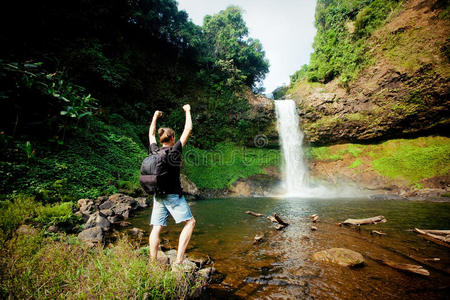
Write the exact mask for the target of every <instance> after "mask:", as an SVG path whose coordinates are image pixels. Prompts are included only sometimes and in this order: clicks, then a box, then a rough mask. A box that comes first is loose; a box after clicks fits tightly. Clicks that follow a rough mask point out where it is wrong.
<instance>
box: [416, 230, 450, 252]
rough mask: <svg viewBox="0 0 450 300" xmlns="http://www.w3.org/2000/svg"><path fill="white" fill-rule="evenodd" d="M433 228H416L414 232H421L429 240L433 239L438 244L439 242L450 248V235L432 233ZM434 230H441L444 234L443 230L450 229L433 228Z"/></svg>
mask: <svg viewBox="0 0 450 300" xmlns="http://www.w3.org/2000/svg"><path fill="white" fill-rule="evenodd" d="M430 231H431V230H425V229H418V228H414V232H416V233H419V234H420V235H421V236H422V237H424V238H426V239H427V240H429V241H432V242H434V243H436V244H439V245H441V246H444V247H448V248H450V244H449V242H450V235H445V236H443V235H438V234H432V233H430ZM432 231H433V232H440V233H441V234H443V232H446V231H448V230H432Z"/></svg>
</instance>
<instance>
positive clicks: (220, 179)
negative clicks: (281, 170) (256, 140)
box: [183, 143, 280, 189]
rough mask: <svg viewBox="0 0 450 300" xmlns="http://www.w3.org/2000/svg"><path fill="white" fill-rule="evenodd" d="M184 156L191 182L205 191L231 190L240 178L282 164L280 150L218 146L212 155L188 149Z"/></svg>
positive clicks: (203, 151)
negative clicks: (230, 187)
mask: <svg viewBox="0 0 450 300" xmlns="http://www.w3.org/2000/svg"><path fill="white" fill-rule="evenodd" d="M183 152H184V153H183V156H184V163H185V166H186V173H187V175H188V177H189V179H190V180H192V181H193V182H194V183H195V184H196V185H197V187H199V188H206V189H221V188H226V187H229V186H230V185H231V184H232V183H233V182H235V181H236V180H237V179H239V178H246V177H248V176H250V175H253V174H262V173H264V170H263V168H264V167H266V166H271V165H279V164H280V152H279V151H278V150H275V149H264V148H244V147H237V146H234V145H233V144H230V143H222V144H218V145H217V146H216V147H214V149H213V150H211V151H208V150H201V149H196V148H193V147H188V148H186V151H183Z"/></svg>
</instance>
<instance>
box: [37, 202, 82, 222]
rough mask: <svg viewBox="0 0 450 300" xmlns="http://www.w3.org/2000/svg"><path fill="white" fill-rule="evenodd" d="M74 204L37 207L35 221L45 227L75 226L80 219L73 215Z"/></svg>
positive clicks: (65, 203)
mask: <svg viewBox="0 0 450 300" xmlns="http://www.w3.org/2000/svg"><path fill="white" fill-rule="evenodd" d="M72 207H73V203H72V202H62V203H60V204H54V205H45V206H37V207H36V215H37V216H36V218H34V220H35V221H36V222H39V223H41V224H44V225H60V224H68V225H74V224H75V223H77V222H78V221H79V218H78V217H76V216H75V215H74V214H73V213H72Z"/></svg>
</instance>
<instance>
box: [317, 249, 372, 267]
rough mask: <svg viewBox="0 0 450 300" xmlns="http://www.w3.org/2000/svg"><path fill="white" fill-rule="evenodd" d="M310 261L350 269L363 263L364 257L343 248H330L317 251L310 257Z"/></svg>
mask: <svg viewBox="0 0 450 300" xmlns="http://www.w3.org/2000/svg"><path fill="white" fill-rule="evenodd" d="M312 259H313V260H315V261H321V262H328V263H333V264H338V265H340V266H344V267H352V266H356V265H361V264H363V263H364V257H363V256H362V255H361V254H360V253H358V252H355V251H352V250H349V249H345V248H331V249H327V250H323V251H319V252H316V253H314V254H313V255H312Z"/></svg>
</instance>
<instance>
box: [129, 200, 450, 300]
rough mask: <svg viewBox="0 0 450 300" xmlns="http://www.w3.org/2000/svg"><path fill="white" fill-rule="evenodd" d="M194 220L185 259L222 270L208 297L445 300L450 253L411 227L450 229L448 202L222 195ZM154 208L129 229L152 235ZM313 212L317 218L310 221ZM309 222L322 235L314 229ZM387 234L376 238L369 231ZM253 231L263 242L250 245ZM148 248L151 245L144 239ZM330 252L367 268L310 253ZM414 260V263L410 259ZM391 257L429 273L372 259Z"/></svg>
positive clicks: (171, 234)
mask: <svg viewBox="0 0 450 300" xmlns="http://www.w3.org/2000/svg"><path fill="white" fill-rule="evenodd" d="M190 206H191V210H192V213H193V215H194V217H195V218H196V220H197V225H196V229H195V232H194V235H193V237H192V240H191V243H190V245H189V247H188V251H187V255H188V256H189V255H209V256H210V257H211V258H213V260H214V265H215V268H216V269H217V270H218V271H219V272H221V273H223V275H224V278H225V279H224V280H223V282H222V283H220V284H212V285H211V286H210V289H209V291H208V293H209V294H208V297H209V298H230V297H235V298H271V299H292V298H309V297H314V298H316V299H328V298H334V299H354V298H361V297H362V298H365V299H378V298H386V297H388V298H393V299H402V298H405V297H407V298H409V299H422V298H423V297H428V298H429V297H431V298H441V297H444V298H445V297H446V294H447V293H448V291H449V285H450V281H449V278H450V277H449V275H448V274H449V272H450V260H449V255H448V254H449V251H448V249H449V248H446V247H443V246H440V245H436V244H434V243H432V242H430V241H427V240H424V239H423V238H421V237H419V236H418V235H417V234H416V233H414V232H412V231H411V229H413V228H421V229H450V203H448V202H442V203H433V202H411V201H406V200H372V199H367V198H362V199H298V198H227V199H225V198H220V199H205V200H199V201H195V202H190ZM247 210H251V211H255V212H258V213H262V214H264V215H265V216H267V215H270V214H272V213H277V214H278V215H280V216H281V217H282V218H283V219H284V220H285V221H287V222H288V223H290V225H289V226H288V227H287V228H285V229H284V230H282V231H276V230H275V229H274V228H273V224H272V223H271V222H269V221H268V220H267V219H266V218H265V217H254V216H251V215H248V214H246V213H245V212H246V211H247ZM150 214H151V209H149V210H145V211H141V212H139V213H137V214H136V216H135V217H133V218H132V219H131V223H132V224H131V225H130V226H129V227H130V228H132V227H138V228H141V229H143V230H144V231H145V232H146V234H148V233H149V232H150V226H149V225H148V223H149V219H150ZM312 214H318V215H319V216H320V222H319V223H318V224H313V223H312V222H311V220H310V218H309V216H310V215H312ZM377 215H383V216H385V217H386V219H387V220H388V221H387V223H383V224H377V225H366V226H362V229H361V230H360V231H358V230H355V229H353V228H348V227H340V226H337V225H336V223H338V222H342V221H344V220H345V219H347V218H367V217H373V216H377ZM311 225H314V226H317V228H318V230H317V231H314V232H313V231H311V229H310V227H311ZM181 228H182V225H175V224H174V223H173V220H170V221H169V225H168V227H167V228H166V229H165V230H164V232H163V234H162V246H163V247H164V248H166V249H168V248H176V246H177V239H178V234H179V232H180V230H181ZM374 229H376V230H379V231H382V232H385V233H386V236H381V237H380V236H373V235H371V234H370V231H371V230H374ZM256 234H264V241H263V242H262V243H259V244H255V243H254V242H253V238H254V236H255V235H256ZM141 243H142V244H146V243H147V241H146V240H142V241H141ZM332 247H343V248H348V249H352V250H354V251H358V252H360V253H361V254H363V256H365V258H366V265H365V266H364V267H362V268H357V269H350V268H343V267H340V266H334V265H327V264H322V263H317V262H313V261H311V255H312V253H314V252H315V251H320V250H323V249H327V248H332ZM410 257H413V258H415V259H416V260H411V258H410ZM373 258H377V259H386V258H387V259H391V260H394V261H396V262H400V263H413V264H420V263H419V262H418V260H417V259H419V261H424V260H423V259H428V258H439V259H440V260H439V261H429V260H426V264H427V265H423V266H424V267H425V268H426V269H428V270H429V271H430V273H431V275H430V277H427V278H424V277H420V276H416V275H410V274H406V273H402V272H399V271H397V270H394V269H392V268H389V267H387V266H384V265H380V264H379V263H377V262H375V261H374V260H373Z"/></svg>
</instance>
